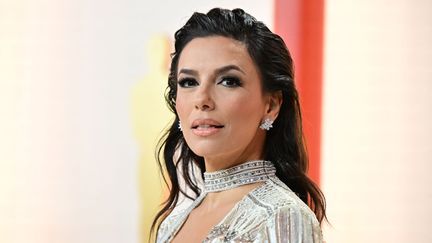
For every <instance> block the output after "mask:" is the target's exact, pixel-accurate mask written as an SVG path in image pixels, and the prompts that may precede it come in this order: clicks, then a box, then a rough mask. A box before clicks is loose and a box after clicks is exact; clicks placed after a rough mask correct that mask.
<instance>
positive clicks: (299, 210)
mask: <svg viewBox="0 0 432 243" xmlns="http://www.w3.org/2000/svg"><path fill="white" fill-rule="evenodd" d="M248 197H249V199H250V200H251V201H253V202H254V204H255V205H256V207H257V208H261V209H263V210H265V211H266V216H267V217H266V219H265V223H264V225H263V226H265V228H266V230H265V231H266V232H267V234H268V237H269V238H270V239H277V241H275V242H321V241H322V233H321V227H320V224H319V222H318V220H317V219H316V217H315V214H314V213H313V212H312V210H311V209H310V208H309V207H308V206H307V205H306V204H305V203H304V202H303V201H302V200H301V199H300V198H299V197H298V196H297V195H296V194H295V193H294V192H293V191H291V190H290V189H289V188H288V186H286V185H285V184H284V183H283V182H282V181H280V180H279V179H278V178H272V179H271V180H269V181H267V182H266V184H264V185H263V186H262V187H260V188H258V189H257V190H254V191H252V192H251V193H250V194H249V195H248Z"/></svg>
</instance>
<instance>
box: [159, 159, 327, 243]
mask: <svg viewBox="0 0 432 243" xmlns="http://www.w3.org/2000/svg"><path fill="white" fill-rule="evenodd" d="M244 165H245V164H242V165H240V166H244ZM246 165H248V164H246ZM257 166H259V168H258V169H263V168H264V170H263V172H262V173H261V174H259V173H254V172H256V171H257V170H256V169H257ZM244 171H246V174H245V175H246V177H245V176H243V177H242V178H243V179H245V180H248V181H251V183H253V182H255V181H264V184H262V185H260V186H258V187H256V188H255V189H253V190H252V191H250V192H249V193H248V194H246V195H245V196H244V197H243V198H242V199H241V200H240V201H239V202H237V203H236V204H235V206H234V207H233V208H232V209H231V211H230V212H229V213H228V214H227V215H226V216H225V217H224V218H223V219H222V221H221V222H219V223H218V224H217V225H215V226H214V227H213V228H212V229H211V230H210V232H209V233H208V235H207V237H206V238H205V239H204V241H203V243H220V242H255V243H258V242H266V243H273V242H280V243H319V242H323V240H322V233H321V228H320V224H319V222H318V220H317V219H316V217H315V214H314V213H313V212H312V211H311V210H310V208H309V207H308V206H307V205H306V204H305V203H304V202H303V201H302V200H301V199H300V198H298V197H297V195H296V194H295V193H294V192H293V191H291V190H290V189H289V188H288V187H287V186H286V185H285V184H284V183H283V182H282V181H280V180H279V179H278V178H277V177H276V175H275V169H274V166H273V165H272V164H271V163H270V164H268V163H264V164H263V163H261V164H259V165H253V166H251V167H250V168H247V169H243V170H242V172H241V173H243V174H244ZM251 171H253V172H252V173H250V172H251ZM251 174H252V175H253V174H255V175H253V176H251ZM256 174H259V175H260V176H256ZM205 176H206V174H205ZM236 177H238V173H237V174H236ZM233 178H235V177H233ZM256 178H258V180H255V181H254V179H256ZM206 180H207V179H206ZM221 181H227V179H226V177H225V179H224V178H222V179H221V180H219V182H218V183H216V185H222V186H221V187H225V188H226V185H227V184H225V186H224V185H223V183H221ZM228 181H229V179H228ZM233 181H236V179H232V180H231V184H232V182H233ZM216 182H217V181H216ZM237 183H238V179H237ZM207 184H208V183H207V182H206V186H207ZM234 184H236V182H234ZM240 184H241V181H240ZM243 184H246V183H244V182H243ZM211 186H212V185H210V187H211ZM213 187H214V185H213ZM233 187H235V186H233V185H231V188H233ZM206 195H207V190H204V192H203V193H201V194H200V196H198V198H197V199H196V200H195V201H194V202H193V203H192V204H191V205H190V206H189V207H188V208H186V209H181V210H176V209H174V210H173V211H172V212H171V214H170V215H168V217H167V218H165V220H164V221H163V222H162V223H161V226H160V228H159V231H158V234H157V241H156V242H157V243H166V242H170V241H172V239H173V238H174V236H175V235H176V234H177V232H178V231H179V229H180V228H181V226H182V225H183V224H184V222H185V221H186V219H187V217H188V215H189V214H190V212H191V211H192V210H193V209H194V208H195V207H197V206H198V205H199V204H200V203H201V202H202V200H203V199H204V198H205V196H206ZM192 233H193V232H192Z"/></svg>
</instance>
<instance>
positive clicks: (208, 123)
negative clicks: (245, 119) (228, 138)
mask: <svg viewBox="0 0 432 243" xmlns="http://www.w3.org/2000/svg"><path fill="white" fill-rule="evenodd" d="M212 127H214V128H223V127H224V126H223V125H222V124H220V123H219V122H217V121H215V120H212V119H198V120H195V121H193V122H192V129H207V128H212Z"/></svg>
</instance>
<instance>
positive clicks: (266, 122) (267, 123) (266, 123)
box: [260, 118, 273, 131]
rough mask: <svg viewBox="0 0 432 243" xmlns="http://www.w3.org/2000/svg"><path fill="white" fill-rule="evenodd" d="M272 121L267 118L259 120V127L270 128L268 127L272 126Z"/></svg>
mask: <svg viewBox="0 0 432 243" xmlns="http://www.w3.org/2000/svg"><path fill="white" fill-rule="evenodd" d="M272 124H273V121H272V120H271V119H269V118H266V119H264V121H262V122H261V125H260V128H261V129H262V130H267V131H268V130H270V128H272V127H273V125H272Z"/></svg>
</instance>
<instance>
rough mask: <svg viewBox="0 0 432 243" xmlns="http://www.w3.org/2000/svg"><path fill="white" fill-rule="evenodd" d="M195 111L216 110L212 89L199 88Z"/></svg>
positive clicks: (203, 86) (206, 87)
mask: <svg viewBox="0 0 432 243" xmlns="http://www.w3.org/2000/svg"><path fill="white" fill-rule="evenodd" d="M195 95H196V96H195V109H197V110H201V111H211V110H214V108H215V102H214V100H213V97H212V96H213V95H212V90H211V87H208V86H205V85H202V86H199V88H198V89H197V92H196V94H195Z"/></svg>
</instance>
